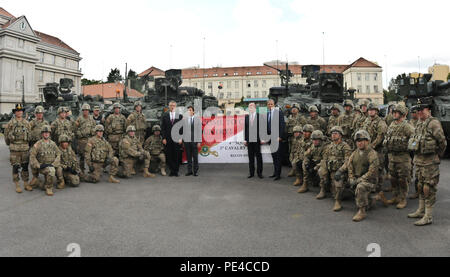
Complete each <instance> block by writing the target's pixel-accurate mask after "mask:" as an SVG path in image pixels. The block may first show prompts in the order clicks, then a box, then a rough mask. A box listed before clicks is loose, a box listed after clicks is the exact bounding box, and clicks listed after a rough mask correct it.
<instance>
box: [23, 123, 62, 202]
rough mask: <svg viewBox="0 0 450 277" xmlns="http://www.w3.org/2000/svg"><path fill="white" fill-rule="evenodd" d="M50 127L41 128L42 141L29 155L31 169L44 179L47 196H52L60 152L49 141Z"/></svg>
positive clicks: (54, 144)
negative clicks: (37, 171)
mask: <svg viewBox="0 0 450 277" xmlns="http://www.w3.org/2000/svg"><path fill="white" fill-rule="evenodd" d="M50 133H51V127H50V126H44V127H42V139H41V140H40V141H38V142H37V143H36V144H35V145H34V146H33V148H32V149H31V153H30V162H31V167H32V168H33V169H35V170H39V173H40V174H42V175H44V177H45V190H46V194H47V195H48V196H53V183H54V178H55V176H56V168H58V167H60V158H61V152H60V151H59V148H58V146H57V145H56V143H54V142H53V141H52V140H51V139H50Z"/></svg>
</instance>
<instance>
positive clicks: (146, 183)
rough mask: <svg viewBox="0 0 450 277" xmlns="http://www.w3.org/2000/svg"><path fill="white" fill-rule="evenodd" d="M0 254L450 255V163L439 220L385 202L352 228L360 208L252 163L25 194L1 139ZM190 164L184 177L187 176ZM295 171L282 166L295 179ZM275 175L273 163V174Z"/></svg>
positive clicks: (412, 206) (445, 167)
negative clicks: (255, 175) (254, 168)
mask: <svg viewBox="0 0 450 277" xmlns="http://www.w3.org/2000/svg"><path fill="white" fill-rule="evenodd" d="M0 164H1V165H2V166H1V167H0V172H1V174H0V184H1V185H0V256H25V257H29V256H38V257H47V256H51V257H54V256H56V257H66V256H69V255H70V254H71V253H70V251H68V246H69V245H70V244H76V245H78V246H79V247H80V254H81V256H88V257H89V256H94V257H98V256H107V257H110V256H114V257H115V256H120V257H122V256H125V257H129V256H131V257H149V256H151V257H153V256H158V257H172V256H175V257H184V256H187V257H203V256H207V257H209V256H214V257H216V256H218V257H223V256H226V257H229V256H230V257H244V256H249V257H292V256H294V257H303V256H313V257H323V256H326V257H328V256H331V257H348V256H350V257H367V256H369V255H370V254H371V252H370V251H368V246H369V245H370V244H373V243H375V244H377V245H379V247H380V251H381V253H380V254H381V256H389V257H390V256H394V257H396V256H412V257H417V256H449V255H450V187H449V183H450V182H449V181H450V161H448V160H445V161H443V163H442V165H441V173H442V175H441V182H440V186H439V191H438V202H437V205H436V207H435V211H434V220H435V223H434V224H433V225H431V226H427V227H416V226H414V225H413V223H414V220H412V219H408V218H407V214H408V213H410V212H413V211H415V210H416V208H417V205H418V201H417V200H415V201H410V203H409V205H408V207H407V208H406V209H404V210H397V209H395V207H389V208H384V207H382V206H381V205H379V206H378V207H377V208H376V209H375V210H372V211H370V212H369V214H368V218H367V219H366V220H365V221H363V222H361V223H354V222H352V217H353V215H354V214H355V213H356V207H355V205H354V201H350V200H347V201H345V202H344V210H343V211H342V212H340V213H334V212H332V210H331V209H332V208H333V200H332V199H331V198H328V199H325V200H322V201H319V200H316V199H315V195H316V193H317V192H318V189H317V188H313V189H312V192H309V193H306V194H304V195H299V194H298V193H296V190H297V188H295V187H293V186H292V183H293V182H294V179H292V178H286V177H285V178H283V179H282V180H281V181H279V182H274V181H273V180H272V179H269V178H267V177H266V178H265V179H264V180H260V179H251V180H248V179H247V174H248V169H247V165H240V164H225V165H218V164H217V165H201V166H200V176H199V177H184V174H183V175H182V177H179V178H173V177H162V176H158V177H157V178H155V179H145V178H143V177H141V176H138V177H135V178H133V179H129V180H122V183H120V184H109V183H107V182H106V181H107V176H106V175H105V176H104V177H103V182H101V183H99V184H85V183H83V184H81V186H80V187H79V188H67V189H64V190H56V189H55V196H53V197H47V196H45V194H44V192H42V191H40V190H35V191H33V192H24V193H22V194H17V193H16V192H15V190H14V185H13V183H12V179H11V166H10V163H9V150H8V148H7V147H6V145H5V144H4V142H3V139H1V141H0ZM185 170H186V169H185V167H182V169H181V173H184V172H185ZM288 170H289V169H288V168H284V169H283V175H284V176H286V175H287V172H288ZM271 173H272V167H271V165H265V168H264V174H265V176H269V175H271Z"/></svg>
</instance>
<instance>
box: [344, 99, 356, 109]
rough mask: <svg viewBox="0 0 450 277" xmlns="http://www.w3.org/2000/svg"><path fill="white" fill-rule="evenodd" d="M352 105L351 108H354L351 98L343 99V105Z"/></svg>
mask: <svg viewBox="0 0 450 277" xmlns="http://www.w3.org/2000/svg"><path fill="white" fill-rule="evenodd" d="M347 106H348V107H352V108H353V109H354V108H355V105H354V104H353V101H352V100H345V102H344V107H347Z"/></svg>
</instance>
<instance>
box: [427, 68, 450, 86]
mask: <svg viewBox="0 0 450 277" xmlns="http://www.w3.org/2000/svg"><path fill="white" fill-rule="evenodd" d="M428 73H430V74H433V77H432V78H431V80H432V81H437V80H440V81H444V82H447V79H448V74H449V73H450V68H449V66H448V65H445V64H434V65H433V66H430V67H429V68H428Z"/></svg>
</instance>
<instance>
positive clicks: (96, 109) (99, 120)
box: [92, 106, 105, 125]
mask: <svg viewBox="0 0 450 277" xmlns="http://www.w3.org/2000/svg"><path fill="white" fill-rule="evenodd" d="M92 119H94V121H95V125H103V123H104V122H105V119H104V118H103V115H102V114H101V113H100V106H95V107H94V110H93V112H92Z"/></svg>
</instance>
